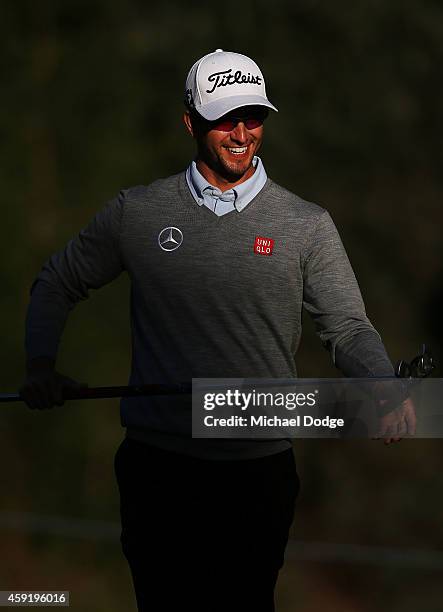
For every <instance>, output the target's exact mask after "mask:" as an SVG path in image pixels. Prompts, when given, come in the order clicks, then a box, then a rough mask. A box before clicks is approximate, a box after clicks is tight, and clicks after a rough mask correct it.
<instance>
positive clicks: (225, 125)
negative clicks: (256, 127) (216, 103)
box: [212, 119, 237, 132]
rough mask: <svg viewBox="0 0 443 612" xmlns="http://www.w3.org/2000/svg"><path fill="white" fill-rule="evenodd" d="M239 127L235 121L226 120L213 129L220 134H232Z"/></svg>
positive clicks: (219, 122) (215, 125)
mask: <svg viewBox="0 0 443 612" xmlns="http://www.w3.org/2000/svg"><path fill="white" fill-rule="evenodd" d="M236 125H237V122H236V121H234V120H233V119H225V120H224V121H218V122H217V123H215V124H214V125H213V127H212V129H213V130H217V131H218V132H232V130H233V129H234V128H235V126H236Z"/></svg>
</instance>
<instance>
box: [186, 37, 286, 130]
mask: <svg viewBox="0 0 443 612" xmlns="http://www.w3.org/2000/svg"><path fill="white" fill-rule="evenodd" d="M185 102H186V105H187V106H188V107H189V108H194V109H195V110H196V111H197V112H198V113H199V114H200V115H201V116H202V117H204V118H205V119H207V120H208V121H214V120H215V119H219V118H220V117H222V116H223V115H226V113H229V112H230V111H232V110H234V109H236V108H240V107H241V106H266V107H267V108H271V109H272V110H274V111H277V109H276V108H275V106H274V105H273V104H271V103H270V102H269V100H268V98H267V97H266V89H265V80H264V78H263V74H262V72H261V70H260V68H259V67H258V66H257V64H256V63H255V62H254V61H252V60H251V59H250V58H249V57H247V56H246V55H242V54H241V53H233V52H231V51H223V49H217V50H216V51H214V52H213V53H208V55H205V56H204V57H202V58H201V59H199V60H198V61H197V62H195V64H194V65H193V66H192V68H191V70H190V71H189V74H188V78H187V79H186V91H185Z"/></svg>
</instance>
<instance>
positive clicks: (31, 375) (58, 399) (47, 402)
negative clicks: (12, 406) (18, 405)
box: [19, 357, 88, 410]
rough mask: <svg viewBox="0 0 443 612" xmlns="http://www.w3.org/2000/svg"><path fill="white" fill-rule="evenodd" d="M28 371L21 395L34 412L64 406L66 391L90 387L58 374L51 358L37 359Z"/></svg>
mask: <svg viewBox="0 0 443 612" xmlns="http://www.w3.org/2000/svg"><path fill="white" fill-rule="evenodd" d="M26 369H27V374H26V379H25V381H24V383H23V384H22V386H21V387H20V389H19V393H20V395H21V397H22V398H23V399H24V401H25V402H26V404H27V406H28V407H29V408H31V409H33V410H34V409H37V410H45V409H46V408H53V407H54V406H62V405H63V404H64V399H63V392H64V390H65V389H73V388H79V387H81V388H84V387H87V386H88V385H87V384H85V383H78V382H76V381H75V380H72V378H68V377H67V376H63V375H62V374H59V373H58V372H56V371H55V362H54V360H53V359H50V358H49V357H37V358H36V359H33V360H32V361H29V362H28V363H27V365H26Z"/></svg>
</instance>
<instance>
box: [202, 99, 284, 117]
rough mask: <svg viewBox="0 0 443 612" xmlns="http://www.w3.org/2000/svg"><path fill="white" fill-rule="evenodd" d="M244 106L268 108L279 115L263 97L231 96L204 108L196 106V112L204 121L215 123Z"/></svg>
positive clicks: (210, 103)
mask: <svg viewBox="0 0 443 612" xmlns="http://www.w3.org/2000/svg"><path fill="white" fill-rule="evenodd" d="M242 106H266V108H270V109H271V110H273V111H275V112H276V113H278V110H277V109H276V108H275V106H274V105H273V104H271V103H270V102H269V100H267V99H266V98H263V96H231V97H230V98H221V99H220V100H214V102H209V104H205V105H203V106H197V105H196V106H195V110H196V111H197V112H198V113H199V115H201V116H202V117H203V118H204V119H207V120H208V121H215V120H216V119H220V117H223V115H226V114H227V113H230V112H231V111H233V110H235V109H237V108H241V107H242Z"/></svg>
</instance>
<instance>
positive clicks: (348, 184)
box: [0, 0, 443, 612]
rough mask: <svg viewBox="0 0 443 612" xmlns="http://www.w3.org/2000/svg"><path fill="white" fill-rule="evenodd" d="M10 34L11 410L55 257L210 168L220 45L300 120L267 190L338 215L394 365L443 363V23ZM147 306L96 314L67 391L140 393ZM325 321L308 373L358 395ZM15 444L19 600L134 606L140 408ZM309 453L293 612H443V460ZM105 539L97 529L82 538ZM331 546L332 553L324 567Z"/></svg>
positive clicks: (289, 20)
mask: <svg viewBox="0 0 443 612" xmlns="http://www.w3.org/2000/svg"><path fill="white" fill-rule="evenodd" d="M0 33H1V42H0V45H1V47H0V48H1V53H0V71H1V72H0V79H1V81H0V82H1V107H2V112H1V114H0V185H1V194H2V200H3V204H2V208H3V211H4V212H3V216H2V226H3V227H2V229H3V231H2V240H1V249H2V257H1V264H0V265H1V272H0V273H1V288H2V290H1V314H2V316H1V325H2V327H1V338H2V346H1V369H0V384H1V387H0V388H1V390H2V391H13V390H16V389H17V388H18V386H19V385H20V383H21V382H22V379H23V374H24V369H23V366H24V357H25V356H24V349H23V339H24V317H25V312H26V306H27V302H28V298H29V289H30V286H31V284H32V281H33V279H34V277H35V275H36V274H37V273H38V271H39V269H40V267H41V265H42V264H43V262H44V261H45V259H47V258H48V257H49V255H50V254H51V253H52V252H54V251H55V250H58V249H61V248H62V247H63V246H64V245H65V243H66V242H67V241H68V240H69V239H70V238H71V237H72V236H73V235H75V234H76V233H77V232H78V231H79V230H80V229H81V228H82V227H83V226H85V225H86V224H87V222H88V221H89V220H90V219H91V217H92V216H93V215H94V214H95V212H96V211H97V210H98V209H99V208H101V207H102V206H103V205H104V204H105V202H106V201H107V200H109V199H110V198H112V197H113V196H114V195H115V194H116V193H117V192H118V191H119V190H120V189H121V188H123V187H128V186H131V185H135V184H140V183H142V184H148V183H149V182H150V181H152V180H154V179H156V178H158V177H162V176H168V175H169V174H172V173H176V172H178V171H180V170H182V169H184V168H185V167H186V166H187V164H188V163H189V160H190V159H191V157H192V155H193V143H192V141H191V140H190V138H189V136H188V135H187V134H186V133H185V129H184V127H183V125H182V122H181V114H182V112H183V106H182V99H183V87H184V80H185V77H186V74H187V71H188V69H189V68H190V66H191V65H192V64H193V63H194V61H196V60H197V59H198V58H199V57H201V56H202V55H204V54H206V53H208V52H210V51H213V50H215V49H216V48H218V47H221V48H223V49H225V50H232V51H238V52H241V53H245V54H246V55H250V56H251V57H253V58H254V59H255V60H256V61H257V63H258V64H259V66H260V67H261V68H262V70H263V72H264V74H265V78H266V82H267V91H268V95H269V97H270V99H271V101H272V102H273V103H274V104H275V105H276V106H277V107H278V108H279V111H280V112H279V113H278V114H273V115H272V116H271V117H270V119H269V120H268V122H267V124H266V126H265V132H266V137H265V144H264V147H263V149H262V152H261V156H262V159H263V160H264V163H265V167H266V170H267V172H268V175H269V176H270V177H271V178H273V179H274V180H275V181H277V182H278V183H280V184H282V185H284V186H285V187H287V188H288V189H290V190H292V191H294V192H295V193H297V194H298V195H300V196H302V197H303V198H305V199H307V200H311V201H315V202H317V203H319V204H321V205H322V206H324V207H326V208H327V209H328V210H329V211H330V213H331V215H332V217H333V219H334V220H335V222H336V224H337V226H338V227H339V230H340V233H341V236H342V239H343V242H344V244H345V247H346V249H347V251H348V254H349V257H350V259H351V262H352V264H353V267H354V270H355V272H356V275H357V278H358V280H359V284H360V286H361V289H362V293H363V297H364V299H365V302H366V306H367V312H368V315H369V317H370V319H371V320H372V322H373V323H374V325H375V326H376V328H377V329H378V331H379V332H380V334H381V335H382V337H383V340H384V342H385V345H386V347H387V350H388V352H389V354H390V356H391V358H392V360H393V361H396V360H397V359H399V358H405V359H410V358H411V357H413V356H414V355H415V354H416V353H417V352H418V350H419V348H420V344H421V343H422V342H426V343H427V344H428V345H429V346H430V347H431V349H432V351H433V353H434V355H435V357H436V358H437V360H438V361H439V363H441V358H442V349H441V347H442V335H443V331H442V323H441V317H440V311H441V308H442V304H443V289H442V272H443V265H442V242H441V222H442V213H441V201H442V196H443V173H442V156H441V137H442V127H443V125H442V124H443V121H442V117H443V114H442V89H443V80H442V76H441V63H442V59H443V5H442V4H441V3H440V2H438V1H437V0H434V1H423V0H403V1H400V0H389V2H386V1H384V2H382V1H381V0H372V1H369V0H364V1H357V2H351V1H345V0H336V1H335V2H320V1H316V0H304V1H298V2H294V1H293V2H290V1H289V0H286V1H283V0H281V1H278V0H276V1H274V2H271V3H270V2H268V1H267V2H265V1H262V0H261V1H255V2H254V1H247V0H246V1H244V2H242V3H238V2H234V1H232V0H227V1H225V2H224V3H223V4H221V5H220V4H219V5H218V6H211V5H210V4H208V3H205V4H201V5H200V6H199V5H198V4H192V5H188V4H187V3H184V2H182V3H179V2H176V1H172V2H169V3H158V4H155V5H153V4H148V3H142V2H140V1H136V0H125V1H123V0H106V1H105V0H88V1H87V2H86V1H85V0H75V1H74V0H65V1H58V2H55V1H48V0H40V2H38V3H35V2H30V1H27V2H26V1H22V2H19V3H17V2H12V0H4V1H3V2H2V3H1V5H0ZM128 298H129V296H128V280H127V278H125V277H121V278H120V279H118V280H117V281H115V282H114V283H113V284H111V285H110V286H107V287H105V288H103V289H102V290H101V291H99V292H97V293H94V292H93V294H92V295H91V298H90V299H89V300H88V302H87V303H82V304H80V305H79V306H78V307H77V309H75V311H74V312H73V313H72V314H71V317H70V319H69V322H68V326H67V328H66V331H65V335H64V339H63V344H62V348H61V351H60V355H59V360H58V368H59V370H61V371H62V372H63V373H65V374H67V375H69V376H72V377H73V378H76V379H77V380H82V381H83V380H84V381H87V382H88V383H89V385H106V384H125V383H126V381H127V377H128V372H129V358H130V352H129V351H130V338H129V319H128ZM304 322H305V327H306V332H305V335H304V338H303V342H302V346H301V350H300V352H299V356H298V360H297V363H298V368H299V374H300V375H301V376H304V377H310V376H313V377H326V376H338V375H340V374H339V372H338V371H337V370H335V369H334V368H333V366H332V365H331V363H330V360H329V356H328V354H327V353H326V352H325V351H324V350H323V348H322V347H321V344H320V342H319V340H318V339H317V338H316V337H315V334H314V332H313V329H312V325H311V324H310V322H309V320H308V318H307V317H306V318H305V321H304ZM436 375H438V376H440V375H441V370H440V368H439V369H438V371H437V373H436ZM0 433H1V436H0V444H1V459H2V460H1V468H0V482H2V496H1V502H0V531H1V537H2V551H3V554H2V559H1V561H0V590H2V589H3V590H5V589H10V588H15V589H26V590H27V589H38V590H44V589H53V590H55V589H56V590H63V589H67V590H70V591H71V600H72V604H71V608H72V609H73V610H75V611H77V610H78V611H81V612H89V611H91V612H92V611H96V610H98V609H106V610H108V612H114V611H115V612H117V611H121V610H132V609H134V608H133V607H131V606H134V602H133V596H132V593H131V588H130V583H129V572H128V570H127V568H126V564H125V561H124V560H123V557H122V555H121V553H120V549H119V545H118V541H117V540H116V539H115V537H114V538H113V537H112V534H111V535H110V537H109V538H107V537H106V535H103V533H102V532H100V531H99V526H100V525H101V526H102V527H103V526H104V527H103V528H106V526H107V525H110V527H111V531H112V526H113V525H114V524H115V522H116V521H118V496H117V489H116V485H115V483H114V477H113V472H112V461H113V454H114V452H115V449H116V447H117V445H118V443H119V441H120V439H121V438H122V435H123V430H122V429H121V427H120V424H119V415H118V401H117V400H115V401H107V400H101V401H97V402H76V403H74V402H71V403H69V404H66V405H65V406H64V407H63V408H61V409H58V410H54V411H51V412H48V413H38V414H35V413H33V412H30V411H28V410H27V409H26V408H25V407H24V406H21V405H8V406H7V405H3V407H2V415H1V422H0ZM295 448H296V458H297V462H298V466H299V472H300V476H301V478H302V491H301V496H300V499H299V504H298V509H297V514H296V519H295V522H294V525H293V534H292V535H293V537H294V538H295V539H297V540H300V541H302V542H304V544H302V545H300V546H299V548H298V553H297V554H298V557H297V559H298V560H297V559H296V560H294V561H291V560H288V563H287V564H286V566H285V569H284V571H283V572H282V574H281V578H280V583H279V589H278V601H279V604H280V607H279V610H281V612H289V611H292V610H297V611H302V612H308V611H317V610H325V611H328V612H329V611H335V610H337V611H340V612H348V611H349V612H350V611H365V612H366V611H370V610H371V611H372V610H391V611H393V612H395V611H397V610H402V611H403V612H409V611H410V612H413V611H415V610H418V609H420V610H422V611H426V612H428V611H434V610H435V611H437V610H440V609H441V598H442V596H443V587H442V585H441V581H440V580H439V577H440V576H441V572H442V569H443V561H442V557H441V556H440V557H439V556H438V555H436V554H435V552H436V551H439V550H441V549H442V546H443V527H442V523H441V520H440V519H441V515H442V513H441V509H440V506H439V504H440V502H441V501H442V498H443V490H442V484H441V472H442V468H443V452H442V446H441V443H440V441H439V440H409V441H407V440H403V441H402V442H401V443H400V444H398V445H394V446H389V447H385V446H384V445H383V444H382V443H381V442H375V441H367V442H362V441H346V442H344V441H319V440H317V441H315V440H310V441H309V440H308V441H297V442H296V443H295ZM23 512H26V513H28V514H27V515H26V517H27V518H26V517H25V519H26V521H25V523H21V522H20V521H21V520H22V519H23V517H22V518H21V519H20V516H21V515H20V514H19V513H23ZM14 517H15V519H14ZM39 517H40V519H41V517H55V518H53V519H52V518H49V519H47V520H46V519H45V520H46V522H44V521H43V523H42V520H40V519H39ZM57 517H59V519H57ZM61 519H64V520H66V521H67V522H66V523H63V524H62V525H61V527H60V529H59V533H54V525H56V524H57V520H61ZM86 519H88V520H89V519H90V520H95V521H97V523H94V525H96V529H95V528H94V527H93V528H91V530H90V531H88V529H87V528H86V523H82V522H76V521H84V520H86ZM39 520H40V523H39V522H38V521H39ZM14 521H15V522H14ZM17 521H18V522H17ZM75 525H77V527H78V529H77V531H76V532H75V533H73V532H72V530H73V529H74V527H73V526H75ZM82 525H83V527H82ZM51 526H52V527H51ZM59 526H60V525H59ZM181 528H184V526H183V525H181V524H180V516H179V512H178V514H177V529H181ZM82 529H83V531H82ZM94 529H95V531H94ZM70 530H71V531H70ZM100 533H101V535H100ZM258 537H259V534H258ZM313 542H322V543H325V542H326V543H330V544H331V545H333V546H332V548H331V549H328V550H332V553H330V554H326V552H325V550H324V549H322V550H323V552H318V553H317V554H316V555H314V557H315V558H313V560H307V559H306V557H307V556H309V551H311V550H312V548H310V545H312V543H313ZM345 545H353V546H355V548H352V550H353V551H354V552H353V554H352V555H351V554H350V550H351V549H350V548H346V546H345ZM365 547H371V548H370V550H371V551H372V552H371V555H372V557H371V558H369V557H368V556H367V555H366V553H367V551H368V549H367V548H365ZM388 548H389V549H393V550H394V552H395V555H394V557H390V556H389V554H388V552H389V551H388V550H387V549H388ZM340 551H341V552H340ZM346 551H347V552H346ZM414 551H415V552H414ZM417 551H419V553H420V554H419V556H418V557H417ZM420 551H421V552H420ZM391 552H392V551H391ZM171 554H173V551H171ZM190 554H191V553H190ZM365 555H366V556H365ZM371 559H372V560H371ZM173 581H174V577H173V576H171V584H173Z"/></svg>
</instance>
